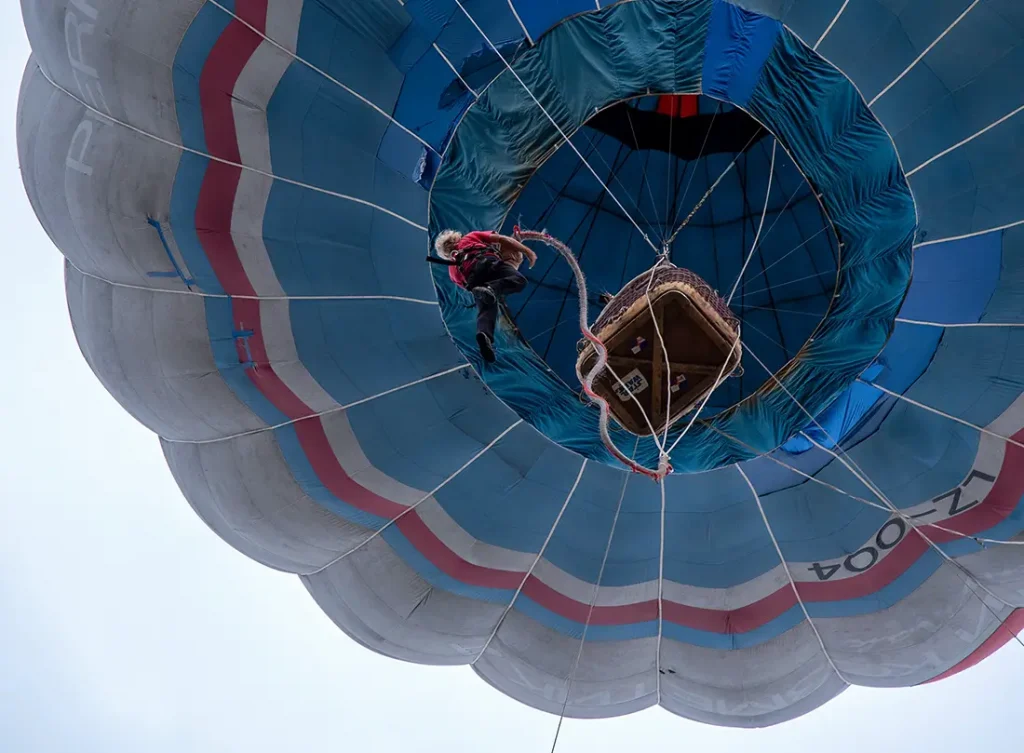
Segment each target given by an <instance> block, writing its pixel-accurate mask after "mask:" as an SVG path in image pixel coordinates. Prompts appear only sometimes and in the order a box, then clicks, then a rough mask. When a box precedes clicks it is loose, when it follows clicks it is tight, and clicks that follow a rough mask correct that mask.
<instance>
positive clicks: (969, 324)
mask: <svg viewBox="0 0 1024 753" xmlns="http://www.w3.org/2000/svg"><path fill="white" fill-rule="evenodd" d="M896 321H897V322H899V323H900V324H916V325H918V326H920V327H938V328H939V329H967V328H970V327H1024V322H964V323H961V324H944V323H942V322H925V321H921V320H920V319H903V318H900V317H897V318H896Z"/></svg>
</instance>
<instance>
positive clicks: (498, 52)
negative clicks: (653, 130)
mask: <svg viewBox="0 0 1024 753" xmlns="http://www.w3.org/2000/svg"><path fill="white" fill-rule="evenodd" d="M455 4H456V5H457V6H459V10H461V11H462V12H463V14H464V15H465V16H466V18H468V19H469V22H470V23H471V24H473V28H475V29H476V30H477V33H478V34H480V36H481V37H483V38H484V41H485V42H487V44H488V46H489V47H490V48H491V49H492V50H494V54H495V55H497V56H498V59H499V60H501V62H502V64H503V65H504V66H505V68H506V69H507V70H508V72H509V73H511V74H512V76H513V77H514V78H515V80H516V81H518V82H519V85H520V86H522V87H523V90H524V91H525V92H526V93H527V95H529V97H530V99H532V100H533V102H534V104H535V105H537V107H539V108H540V111H541V112H542V113H544V117H546V118H547V119H548V120H549V121H551V125H553V126H554V127H555V130H556V131H558V134H559V135H560V136H561V137H562V140H563V141H565V143H566V144H568V145H569V148H570V149H572V150H573V152H575V153H576V156H577V157H579V158H580V161H581V162H583V164H584V166H586V168H587V170H589V171H590V174H591V175H593V176H594V179H595V180H596V181H597V182H598V183H600V184H601V188H603V189H604V190H605V191H606V192H607V194H608V195H609V196H611V197H612V201H614V202H615V205H616V206H617V207H618V208H619V209H620V210H621V211H622V213H623V214H624V215H625V216H626V219H628V220H629V221H630V222H631V223H632V224H633V227H635V228H636V231H637V232H638V233H640V235H641V236H643V239H644V240H645V241H647V244H648V245H649V246H650V247H651V248H653V249H654V252H655V253H657V252H658V247H657V246H655V245H654V242H653V241H652V240H651V239H650V238H649V237H648V236H647V233H645V232H644V231H643V230H642V229H641V227H640V225H638V224H637V221H636V220H635V219H633V215H631V214H630V213H629V212H628V211H627V210H626V208H625V207H624V206H622V202H621V201H619V199H618V197H617V196H616V195H615V194H614V193H612V190H611V189H610V188H608V185H607V184H606V183H605V182H604V181H603V180H601V176H600V175H598V174H597V171H596V170H594V168H593V167H591V165H590V163H589V162H587V159H586V157H584V156H583V154H582V152H580V150H579V149H577V148H576V145H575V144H574V143H572V141H571V140H570V139H569V137H568V136H567V135H566V133H565V131H563V130H562V127H561V126H560V125H558V121H556V120H555V119H554V118H553V117H551V113H549V112H548V111H547V109H546V108H545V107H544V105H542V104H541V103H540V100H539V99H537V97H536V96H534V93H533V92H532V91H531V90H530V87H529V86H527V85H526V82H525V81H523V79H522V78H520V76H519V74H518V73H516V71H515V69H514V68H513V67H512V66H511V65H510V64H509V62H508V60H506V59H505V56H504V55H502V54H501V50H499V49H498V48H497V46H496V45H495V44H494V42H492V41H491V38H490V37H489V36H487V33H486V32H485V31H484V30H483V29H482V28H480V24H478V23H477V22H476V19H475V18H473V16H472V15H471V14H470V12H469V11H468V10H466V6H464V5H463V4H462V2H461V0H455ZM509 5H510V6H511V0H510V2H509ZM513 10H515V9H514V8H513ZM523 30H524V31H525V30H526V27H525V26H524V27H523ZM527 36H529V35H527ZM531 43H532V42H531Z"/></svg>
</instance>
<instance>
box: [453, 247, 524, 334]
mask: <svg viewBox="0 0 1024 753" xmlns="http://www.w3.org/2000/svg"><path fill="white" fill-rule="evenodd" d="M466 287H467V288H469V289H470V290H471V291H472V290H473V289H474V288H487V289H488V290H490V291H491V293H493V294H494V295H487V293H486V292H482V293H474V296H475V297H476V331H477V333H478V334H480V333H482V334H485V335H487V337H488V338H489V339H490V340H491V341H492V342H493V341H494V325H495V324H496V323H497V321H498V299H500V298H502V297H504V296H506V295H511V294H513V293H518V292H520V291H521V290H522V289H523V288H525V287H526V278H525V277H523V276H522V275H521V274H519V272H518V271H517V270H516V268H515V267H513V266H512V265H511V264H507V263H506V262H503V261H498V260H497V259H481V260H480V261H478V262H477V263H476V264H474V265H473V270H472V271H471V272H470V273H469V276H468V277H467V278H466Z"/></svg>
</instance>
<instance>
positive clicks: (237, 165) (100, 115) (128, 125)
mask: <svg viewBox="0 0 1024 753" xmlns="http://www.w3.org/2000/svg"><path fill="white" fill-rule="evenodd" d="M36 70H37V71H39V73H40V74H41V75H42V77H43V78H45V79H46V80H47V81H48V82H49V83H50V86H52V87H53V88H54V89H56V90H57V91H59V92H63V93H64V94H65V95H67V96H68V97H70V98H71V99H73V100H74V101H75V102H77V103H78V104H80V105H81V106H82V107H84V108H85V109H86V110H88V111H89V112H91V113H92V114H93V115H95V116H96V117H98V118H102V119H103V120H107V121H109V122H111V123H114V124H115V125H119V126H121V127H122V128H126V129H128V130H129V131H132V132H133V133H137V134H139V135H140V136H145V137H146V138H148V139H152V140H153V141H156V142H159V143H161V144H163V145H164V146H169V147H171V148H172V149H178V150H180V151H182V152H188V153H189V154H194V155H196V156H197V157H204V158H206V159H208V160H211V161H213V162H219V163H220V164H222V165H228V166H229V167H235V168H238V169H239V170H248V171H249V172H253V173H256V174H257V175H262V176H263V177H264V178H270V179H271V180H276V181H280V182H281V183H287V184H288V185H292V186H297V187H299V188H305V189H308V190H310V191H316V192H317V193H322V194H324V195H325V196H334V197H335V198H338V199H344V200H345V201H351V202H353V203H355V204H362V205H363V206H366V207H370V208H371V209H376V210H377V211H378V212H383V213H384V214H387V215H390V216H391V217H394V218H395V219H396V220H400V221H402V222H404V223H405V224H406V225H409V226H410V227H414V228H416V229H417V230H423V231H424V232H426V230H427V228H426V226H424V225H421V224H419V223H418V222H415V221H413V220H410V219H409V218H408V217H403V216H402V215H400V214H398V213H397V212H392V211H391V210H390V209H385V208H384V207H382V206H380V205H378V204H374V203H373V202H372V201H367V200H366V199H360V198H359V197H358V196H350V195H348V194H344V193H339V192H338V191H331V190H329V189H326V188H321V187H320V186H314V185H313V184H311V183H303V182H302V181H301V180H293V179H292V178H285V177H283V176H281V175H275V174H274V173H270V172H267V171H266V170H260V169H259V168H255V167H252V166H250V165H243V164H242V163H241V162H234V161H233V160H229V159H224V158H223V157H217V156H215V155H213V154H210V153H208V152H204V151H203V150H201V149H193V148H192V147H189V146H185V145H184V144H176V143H175V142H173V141H171V140H169V139H165V138H163V137H162V136H157V135H156V134H155V133H150V132H149V131H147V130H146V129H144V128H139V127H138V126H135V125H132V124H131V123H128V122H126V121H124V120H120V119H118V118H115V117H114V116H113V115H110V114H109V113H106V112H103V110H100V109H99V108H97V107H94V106H93V105H91V104H89V103H88V102H86V101H85V100H84V99H82V98H81V97H79V96H77V95H75V94H74V93H72V92H70V91H68V90H67V89H65V88H64V87H63V86H61V85H60V84H58V83H57V82H56V81H54V80H53V79H52V78H50V74H48V73H47V72H46V71H45V70H43V69H42V68H36Z"/></svg>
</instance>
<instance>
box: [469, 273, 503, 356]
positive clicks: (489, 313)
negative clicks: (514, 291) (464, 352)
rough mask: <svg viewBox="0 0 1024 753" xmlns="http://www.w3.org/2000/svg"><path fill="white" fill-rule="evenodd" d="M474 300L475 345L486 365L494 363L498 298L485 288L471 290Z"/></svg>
mask: <svg viewBox="0 0 1024 753" xmlns="http://www.w3.org/2000/svg"><path fill="white" fill-rule="evenodd" d="M473 295H474V297H475V298H476V343H477V345H478V346H479V347H480V355H481V356H483V359H484V361H486V362H487V363H494V326H495V324H497V321H498V298H497V296H496V295H495V294H494V291H493V290H491V289H490V288H489V287H487V286H485V285H484V286H479V287H476V288H474V289H473Z"/></svg>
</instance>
